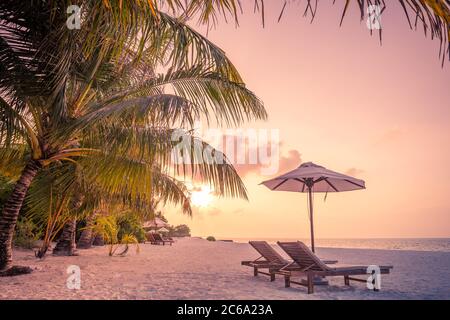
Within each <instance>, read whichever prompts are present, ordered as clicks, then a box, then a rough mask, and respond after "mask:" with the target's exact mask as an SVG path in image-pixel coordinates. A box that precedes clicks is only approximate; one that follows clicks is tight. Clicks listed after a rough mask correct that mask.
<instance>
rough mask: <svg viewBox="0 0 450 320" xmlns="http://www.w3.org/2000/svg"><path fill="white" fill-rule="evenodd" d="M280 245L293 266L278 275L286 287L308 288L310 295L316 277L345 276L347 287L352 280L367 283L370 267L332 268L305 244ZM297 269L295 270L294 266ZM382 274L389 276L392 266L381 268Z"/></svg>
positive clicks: (290, 243)
mask: <svg viewBox="0 0 450 320" xmlns="http://www.w3.org/2000/svg"><path fill="white" fill-rule="evenodd" d="M278 245H279V246H280V247H281V248H282V249H283V250H284V251H285V252H286V253H287V254H288V255H289V257H291V258H292V260H293V262H292V264H291V265H288V266H286V267H283V268H280V269H279V270H278V271H277V274H281V275H283V276H284V279H285V286H286V287H290V285H291V283H295V284H298V285H302V286H306V287H307V288H308V293H309V294H310V293H314V277H317V276H318V277H334V276H343V277H344V283H345V285H346V286H349V285H350V280H352V281H358V282H367V276H368V273H367V269H368V266H341V267H330V266H328V265H327V264H326V263H324V261H321V260H320V259H319V258H318V257H317V256H316V255H315V254H314V253H313V252H312V251H311V250H310V249H309V248H308V247H307V246H306V245H305V244H304V243H303V242H300V241H298V242H278ZM294 264H295V266H296V267H297V268H293V265H294ZM379 267H380V272H381V274H388V273H389V272H390V270H391V269H392V268H393V267H392V266H379ZM357 275H365V276H366V278H365V279H360V278H354V277H353V276H357ZM294 276H300V277H306V279H307V281H306V282H305V283H302V282H294V281H292V280H291V277H294Z"/></svg>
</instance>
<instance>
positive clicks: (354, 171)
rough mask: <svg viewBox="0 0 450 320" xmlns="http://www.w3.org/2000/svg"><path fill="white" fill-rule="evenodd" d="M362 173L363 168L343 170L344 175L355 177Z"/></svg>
mask: <svg viewBox="0 0 450 320" xmlns="http://www.w3.org/2000/svg"><path fill="white" fill-rule="evenodd" d="M363 173H364V170H362V169H358V168H350V169H348V170H347V171H345V174H346V175H349V176H352V177H357V176H359V175H361V174H363Z"/></svg>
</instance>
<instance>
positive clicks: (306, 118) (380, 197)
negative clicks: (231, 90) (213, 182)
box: [163, 1, 450, 239]
mask: <svg viewBox="0 0 450 320" xmlns="http://www.w3.org/2000/svg"><path fill="white" fill-rule="evenodd" d="M251 2H252V1H251ZM248 3H249V2H247V4H246V5H248ZM281 7H282V1H270V2H269V1H267V4H266V10H265V11H266V19H265V21H266V25H265V27H264V28H263V27H262V25H261V17H260V16H259V15H258V14H253V12H252V8H251V7H245V6H244V14H243V15H242V16H241V17H240V21H239V22H240V25H239V27H237V28H236V27H235V25H234V24H233V23H225V22H223V21H221V22H220V23H219V24H218V25H217V26H216V28H215V29H213V30H210V31H209V32H208V38H209V39H210V40H211V41H213V42H214V43H215V44H217V45H218V46H220V47H221V48H222V49H223V50H224V51H225V52H226V53H227V55H228V57H229V58H230V59H231V61H232V62H233V63H234V64H235V66H236V67H237V69H238V70H239V72H240V73H241V75H242V77H243V78H244V81H245V83H246V85H247V87H248V88H249V89H250V90H252V91H253V92H255V93H256V94H257V95H258V97H260V98H261V99H262V101H263V102H264V105H265V107H266V110H267V112H268V114H269V119H268V120H267V121H258V122H253V123H247V124H246V125H245V126H243V127H242V128H241V129H243V130H247V129H265V130H269V131H270V130H272V131H274V132H278V134H279V141H280V144H279V157H280V162H279V168H278V171H277V172H275V173H273V174H271V175H268V174H263V173H262V172H261V170H260V169H261V168H260V167H259V166H257V165H254V166H247V165H245V166H237V167H238V171H239V173H240V175H241V177H242V179H243V181H244V183H245V185H246V187H247V190H248V195H249V201H245V200H241V199H219V198H216V197H213V198H212V199H209V200H211V201H209V203H208V205H207V206H203V207H202V206H195V207H194V216H193V217H192V218H189V217H186V216H183V214H182V213H181V210H180V209H179V208H176V207H172V206H166V207H164V208H163V213H164V214H165V215H166V217H167V218H168V219H169V222H170V223H171V224H174V225H177V224H182V223H186V224H188V225H189V226H190V228H191V230H192V235H194V236H209V235H212V236H215V237H216V238H242V237H245V238H255V239H256V238H261V239H262V238H280V239H281V238H298V239H303V238H308V236H309V220H308V213H307V204H306V203H307V202H306V194H302V193H291V192H274V191H270V190H269V189H267V188H265V187H264V186H261V185H259V183H260V182H261V181H263V180H267V179H269V178H271V177H274V176H277V175H280V174H282V173H285V172H287V171H289V170H292V169H295V168H296V167H298V166H299V165H300V164H301V163H302V162H306V161H313V162H314V163H317V164H319V165H322V166H325V167H327V168H328V169H331V170H334V171H338V172H342V173H347V174H350V175H352V176H355V177H357V178H359V179H364V180H365V182H366V187H367V189H366V190H361V191H354V192H345V193H335V194H329V195H328V196H327V198H326V200H325V199H324V197H323V195H320V194H317V195H316V196H315V201H314V205H315V218H314V224H315V235H316V237H317V238H397V237H400V238H401V237H407V238H408V237H409V238H414V237H450V200H449V199H450V197H449V192H450V166H449V165H448V164H449V163H450V148H449V146H450V108H449V103H450V89H449V84H448V79H449V76H450V62H448V61H447V62H446V63H445V65H444V67H441V60H440V59H439V57H438V53H439V41H432V40H431V39H430V37H425V36H424V34H423V31H422V30H418V31H412V30H410V29H409V26H408V24H407V20H406V19H405V17H404V15H403V12H402V11H401V8H400V7H399V6H398V5H397V3H395V4H394V3H392V4H390V7H388V9H387V10H386V11H385V12H384V13H383V15H382V17H381V24H382V28H383V31H382V32H383V42H382V45H380V42H379V39H378V34H374V35H373V36H370V33H369V30H368V29H367V27H366V24H365V21H363V22H360V21H359V11H358V8H357V7H356V5H355V4H353V7H352V6H350V9H349V12H348V14H347V15H346V17H345V20H344V23H343V25H342V27H339V21H340V16H341V13H342V6H340V5H337V4H336V5H332V4H328V3H323V2H319V7H318V13H317V15H316V18H315V20H314V22H313V23H312V24H311V23H310V19H309V18H304V17H303V16H302V14H303V6H302V2H300V5H297V4H294V5H291V6H290V7H288V8H287V10H286V11H285V14H284V16H283V18H282V20H281V21H280V22H279V23H277V18H278V15H279V13H280V10H281ZM198 30H200V31H201V32H202V33H204V34H205V30H204V28H201V27H198ZM231 132H233V131H231Z"/></svg>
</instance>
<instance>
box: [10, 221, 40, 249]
mask: <svg viewBox="0 0 450 320" xmlns="http://www.w3.org/2000/svg"><path fill="white" fill-rule="evenodd" d="M40 236H41V232H40V231H39V230H38V228H37V227H36V225H35V224H34V223H33V222H32V221H31V220H28V219H25V218H22V219H19V220H18V221H17V224H16V230H15V236H14V245H15V246H17V247H21V248H26V249H31V248H33V245H34V243H35V242H36V240H38V239H39V238H40Z"/></svg>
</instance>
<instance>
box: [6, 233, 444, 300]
mask: <svg viewBox="0 0 450 320" xmlns="http://www.w3.org/2000/svg"><path fill="white" fill-rule="evenodd" d="M317 251H318V254H319V255H320V256H321V257H323V258H330V259H331V258H333V259H338V260H339V261H340V262H342V263H346V264H347V263H348V264H390V265H394V270H393V272H392V273H391V274H390V275H383V277H382V290H381V291H380V292H373V291H369V290H368V289H366V287H365V284H364V283H356V282H355V283H353V284H352V286H351V287H345V286H344V285H343V282H344V281H343V279H342V277H339V278H330V286H326V287H319V286H317V287H316V293H315V294H313V295H308V294H307V293H306V291H305V288H304V287H299V286H295V285H293V287H291V288H284V281H283V279H282V278H281V277H279V278H278V279H277V280H276V281H275V282H272V283H271V282H269V281H268V278H267V277H263V276H259V277H256V278H255V277H253V270H252V269H251V268H248V267H244V266H241V264H240V262H241V260H250V259H253V258H257V257H258V254H257V253H256V252H255V251H254V250H253V249H252V248H251V247H250V246H249V245H248V244H241V243H226V242H208V241H206V240H202V239H180V240H178V241H177V242H176V243H175V244H174V245H173V246H172V247H170V246H152V245H150V244H145V245H141V253H140V254H136V253H135V252H134V250H130V252H129V254H128V256H126V257H109V256H108V255H107V248H106V247H97V248H94V249H89V250H80V251H79V253H80V256H76V257H53V256H51V255H49V256H48V257H47V258H46V259H44V260H42V261H39V260H36V259H35V258H34V255H33V252H31V251H21V250H20V251H16V252H15V264H19V265H28V266H31V267H33V268H35V271H34V272H33V273H32V274H29V275H24V276H19V277H10V278H0V299H437V298H441V299H450V253H444V252H418V251H389V250H361V249H331V248H319V249H318V250H317ZM69 265H78V266H80V268H81V272H82V274H81V280H82V283H81V289H80V290H69V289H67V287H66V279H67V276H68V275H67V274H66V269H67V267H68V266H69Z"/></svg>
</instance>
